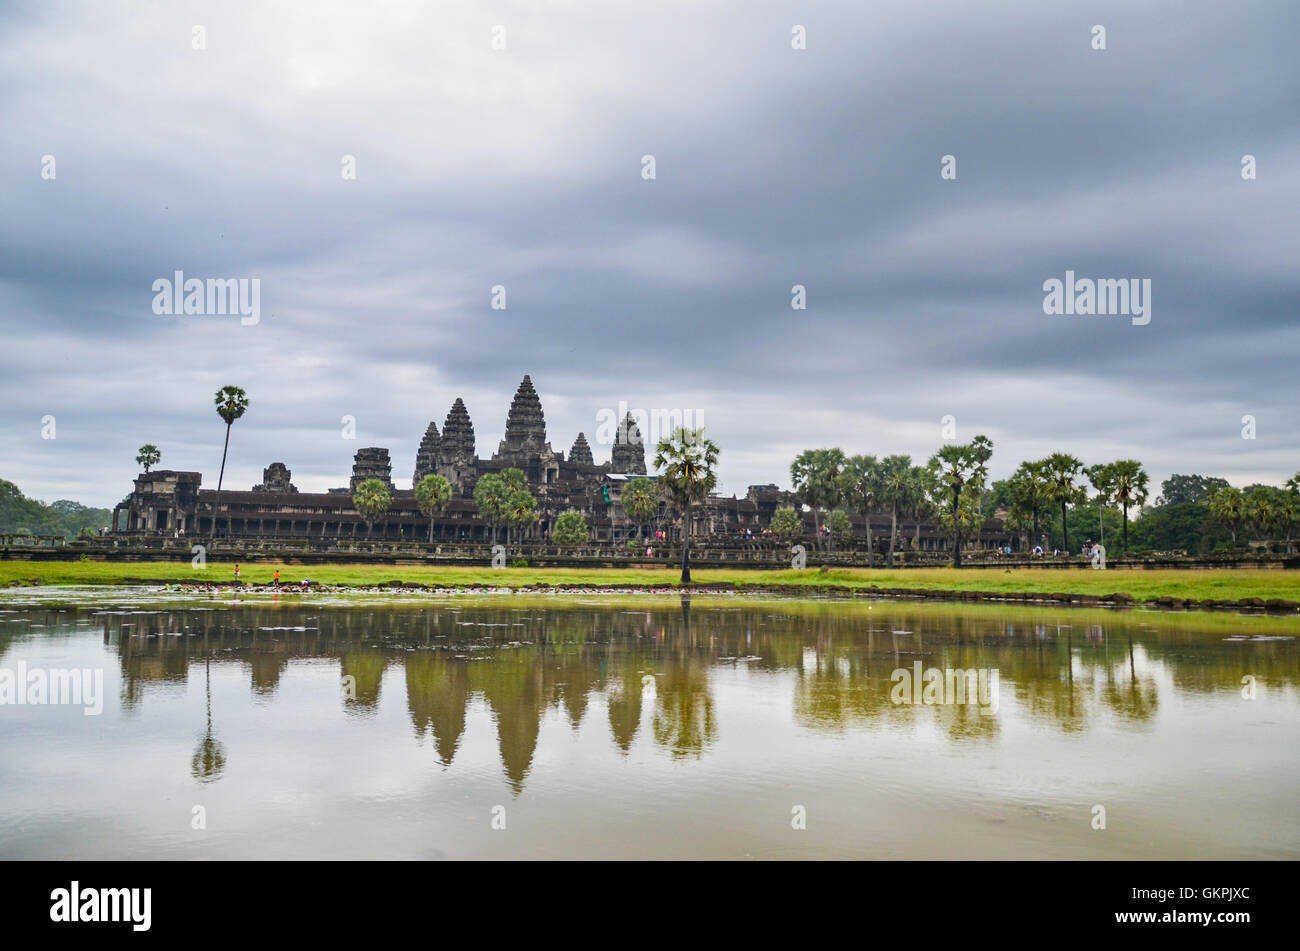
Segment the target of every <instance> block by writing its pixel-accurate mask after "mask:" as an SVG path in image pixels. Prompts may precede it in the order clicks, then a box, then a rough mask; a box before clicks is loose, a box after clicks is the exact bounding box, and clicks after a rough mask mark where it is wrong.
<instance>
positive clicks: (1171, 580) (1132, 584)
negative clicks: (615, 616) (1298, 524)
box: [0, 561, 1300, 601]
mask: <svg viewBox="0 0 1300 951" xmlns="http://www.w3.org/2000/svg"><path fill="white" fill-rule="evenodd" d="M241 567H242V571H241V575H240V580H241V581H244V582H251V583H265V582H269V581H270V580H271V576H272V573H273V572H274V571H275V569H276V568H277V567H278V568H279V569H280V580H281V581H282V582H286V583H292V582H297V581H299V580H301V579H302V578H304V577H307V578H310V579H311V580H312V581H314V582H319V583H321V584H327V585H353V586H363V585H379V584H383V583H385V582H388V581H394V580H401V581H404V582H408V583H418V584H424V585H430V586H442V587H449V588H455V587H463V586H469V585H491V586H495V587H523V586H526V585H538V584H541V585H558V586H563V585H579V584H586V585H633V586H644V587H674V586H676V585H677V580H678V577H679V572H678V571H677V570H676V569H622V568H593V569H585V568H503V569H499V570H493V569H491V568H486V567H483V568H480V567H475V566H453V567H425V566H413V565H367V564H346V563H344V564H334V565H284V564H280V565H277V564H275V563H271V562H265V563H264V562H257V563H247V562H245V563H243V564H242V566H241ZM692 578H693V580H694V582H695V583H696V584H697V585H709V584H715V583H734V584H735V585H737V586H738V587H741V588H744V587H746V586H753V587H760V588H761V587H767V586H773V585H794V586H800V587H806V588H808V589H809V591H810V593H815V592H816V590H817V589H818V588H822V587H825V586H828V585H835V586H843V587H849V588H871V587H880V588H907V589H913V590H918V591H989V592H1007V593H1013V592H1031V593H1042V594H1053V593H1062V592H1064V593H1069V594H1093V595H1105V594H1112V593H1115V592H1123V593H1125V594H1129V595H1131V596H1132V597H1133V598H1135V599H1136V600H1138V601H1143V600H1150V599H1152V598H1157V597H1162V596H1169V597H1174V598H1183V599H1195V600H1198V601H1202V600H1206V599H1210V598H1213V599H1215V600H1240V599H1242V598H1263V599H1265V600H1268V599H1269V598H1284V599H1287V600H1291V601H1300V571H1277V570H1273V571H1270V570H1252V569H1237V570H1233V569H1210V570H1192V569H1189V570H1181V571H1180V570H1154V571H1146V570H1140V569H1107V570H1106V571H1092V570H1090V569H1086V568H1083V569H1074V570H1070V569H1060V570H1057V569H1017V568H1012V569H1005V568H999V567H993V568H963V569H961V570H956V569H953V568H900V569H897V570H894V571H887V570H884V569H868V568H836V569H831V570H829V571H826V572H821V571H818V570H816V569H810V570H807V571H793V570H781V571H754V570H738V569H711V568H705V569H700V570H696V571H693V572H692ZM233 579H234V563H233V562H209V563H208V566H207V568H205V569H203V570H195V569H193V568H191V567H190V564H189V562H188V561H185V562H108V561H0V586H4V585H10V584H42V585H92V584H127V583H129V582H130V581H156V582H159V583H162V582H165V581H173V582H175V581H193V582H200V583H203V582H216V583H223V582H230V581H232V580H233Z"/></svg>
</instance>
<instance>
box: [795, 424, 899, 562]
mask: <svg viewBox="0 0 1300 951" xmlns="http://www.w3.org/2000/svg"><path fill="white" fill-rule="evenodd" d="M823 451H824V450H823ZM835 451H836V452H838V451H839V450H838V449H837V450H835ZM805 455H807V454H806V453H805ZM792 468H793V467H792ZM880 488H881V484H880V460H879V459H877V458H876V457H875V456H852V457H850V458H849V459H847V460H845V462H844V469H843V472H842V473H841V475H840V492H841V494H842V495H843V496H844V500H845V501H846V502H847V503H848V506H849V508H851V509H853V511H855V512H857V513H858V514H859V515H861V516H862V521H863V522H864V523H865V524H866V526H867V567H868V568H874V567H875V551H874V549H875V544H874V543H873V542H872V540H871V511H872V509H874V508H876V507H877V506H878V505H879V504H880ZM813 511H814V516H815V515H816V510H815V509H814V510H813Z"/></svg>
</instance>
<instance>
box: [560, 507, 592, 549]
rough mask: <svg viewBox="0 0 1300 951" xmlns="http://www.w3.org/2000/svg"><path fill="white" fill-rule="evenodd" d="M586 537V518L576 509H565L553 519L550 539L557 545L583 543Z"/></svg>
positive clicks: (587, 534) (585, 541)
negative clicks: (553, 523)
mask: <svg viewBox="0 0 1300 951" xmlns="http://www.w3.org/2000/svg"><path fill="white" fill-rule="evenodd" d="M588 538H589V533H588V531H587V520H586V519H585V518H583V517H582V513H581V512H579V511H578V510H577V509H567V510H565V511H563V512H561V513H560V514H559V516H558V517H557V518H556V519H555V525H554V527H552V529H551V539H552V540H553V541H554V542H555V543H556V544H557V545H585V544H586V543H587V540H588Z"/></svg>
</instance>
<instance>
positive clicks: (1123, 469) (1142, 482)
mask: <svg viewBox="0 0 1300 951" xmlns="http://www.w3.org/2000/svg"><path fill="white" fill-rule="evenodd" d="M1110 470H1111V498H1112V499H1113V500H1114V501H1115V502H1117V503H1118V504H1119V506H1120V508H1122V509H1123V510H1124V554H1126V555H1127V554H1128V510H1129V508H1131V507H1132V506H1137V507H1138V508H1141V507H1142V506H1143V505H1145V504H1146V500H1147V483H1148V482H1150V477H1149V476H1148V475H1147V473H1146V470H1145V469H1143V468H1142V463H1140V462H1138V461H1137V460H1136V459H1121V460H1119V462H1113V463H1111V465H1110Z"/></svg>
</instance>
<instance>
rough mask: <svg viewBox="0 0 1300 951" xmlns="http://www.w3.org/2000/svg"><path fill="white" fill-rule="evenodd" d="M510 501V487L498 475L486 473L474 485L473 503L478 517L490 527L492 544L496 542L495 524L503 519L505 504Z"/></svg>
mask: <svg viewBox="0 0 1300 951" xmlns="http://www.w3.org/2000/svg"><path fill="white" fill-rule="evenodd" d="M509 502H510V489H509V488H508V487H507V486H506V483H505V480H503V479H502V478H501V476H499V475H493V474H492V473H488V474H487V475H485V476H483V478H481V479H479V480H478V483H477V484H476V485H475V486H474V505H475V506H476V507H477V508H478V514H479V518H481V519H483V521H485V522H487V523H488V526H489V527H490V528H491V529H492V544H494V545H495V544H496V540H497V526H498V525H500V524H501V523H502V522H503V521H505V517H506V506H507V505H508V504H509Z"/></svg>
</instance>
